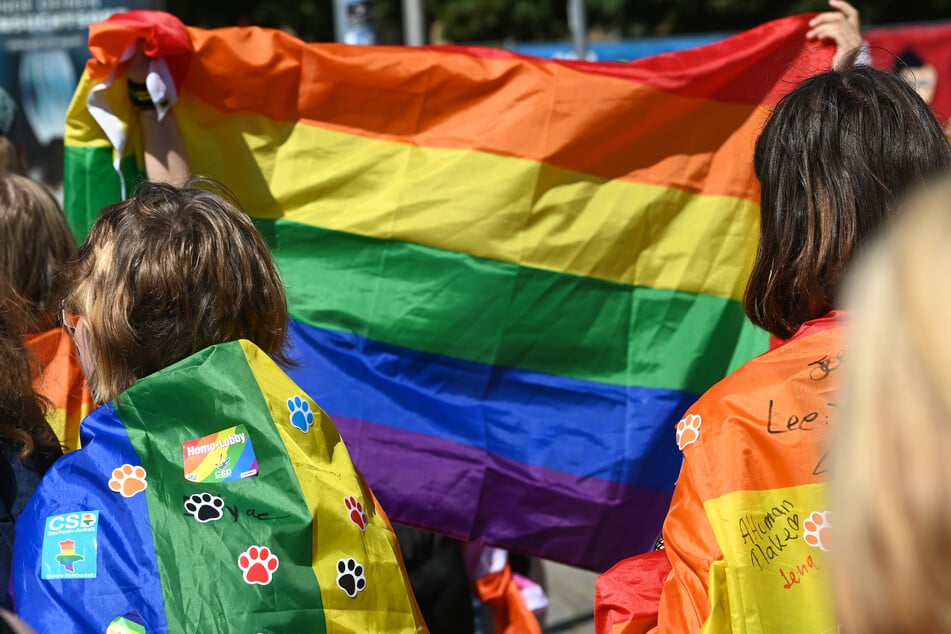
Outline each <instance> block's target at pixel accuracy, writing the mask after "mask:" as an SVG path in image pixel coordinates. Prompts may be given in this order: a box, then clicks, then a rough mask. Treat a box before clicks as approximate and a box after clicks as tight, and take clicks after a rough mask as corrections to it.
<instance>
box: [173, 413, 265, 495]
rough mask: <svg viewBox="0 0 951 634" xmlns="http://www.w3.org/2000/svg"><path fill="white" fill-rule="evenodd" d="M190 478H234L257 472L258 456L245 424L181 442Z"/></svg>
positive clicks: (194, 479) (228, 479)
mask: <svg viewBox="0 0 951 634" xmlns="http://www.w3.org/2000/svg"><path fill="white" fill-rule="evenodd" d="M182 457H183V458H184V459H185V479H186V480H188V481H189V482H234V481H236V480H244V479H245V478H250V477H253V476H256V475H257V474H258V460H257V458H256V457H255V456H254V449H252V448H251V437H250V436H249V435H248V432H247V430H246V429H245V428H244V425H237V426H235V427H229V428H228V429H223V430H221V431H220V432H218V433H216V434H209V435H208V436H204V437H202V438H198V439H196V440H189V441H188V442H186V443H182Z"/></svg>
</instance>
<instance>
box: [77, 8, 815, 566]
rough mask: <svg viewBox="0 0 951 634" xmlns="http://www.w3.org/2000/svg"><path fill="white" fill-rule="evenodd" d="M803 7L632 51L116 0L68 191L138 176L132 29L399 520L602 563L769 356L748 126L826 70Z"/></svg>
mask: <svg viewBox="0 0 951 634" xmlns="http://www.w3.org/2000/svg"><path fill="white" fill-rule="evenodd" d="M807 18H808V16H799V17H795V18H789V19H785V20H780V21H776V22H772V23H768V24H766V25H764V26H763V27H761V28H758V29H755V30H752V31H750V32H747V33H743V34H740V35H738V36H735V37H733V38H730V39H727V40H723V41H721V42H717V43H715V44H712V45H710V46H707V47H704V48H700V49H695V50H691V51H684V52H680V53H675V54H670V55H663V56H658V57H655V58H648V59H645V60H641V61H638V62H636V63H633V64H629V65H622V64H597V63H583V62H562V61H549V60H541V59H532V58H528V57H523V56H518V55H515V54H511V53H507V52H504V51H498V50H489V49H479V48H401V47H391V48H387V47H369V48H363V47H351V46H344V45H335V44H305V43H303V42H301V41H299V40H297V39H295V38H293V37H291V36H289V35H286V34H284V33H281V32H278V31H272V30H264V29H258V28H226V29H219V30H212V31H207V30H201V29H194V28H187V27H185V26H183V25H182V24H180V23H179V22H178V21H177V20H176V19H175V18H173V17H171V16H169V15H167V14H162V13H153V12H131V13H128V14H123V15H119V16H114V17H113V18H111V19H110V20H109V21H107V22H105V23H102V24H99V25H94V26H93V27H92V28H91V31H90V50H91V52H92V55H93V59H92V60H90V62H89V63H88V65H87V67H86V71H85V74H84V77H83V79H82V82H81V84H80V86H79V89H78V91H77V93H76V96H75V98H74V101H73V103H72V106H71V109H70V113H69V121H68V125H67V132H66V139H65V142H66V193H65V195H66V202H65V207H66V213H67V215H68V217H69V220H70V222H71V225H72V227H73V228H74V230H75V232H76V234H77V236H79V237H82V236H83V235H84V234H85V232H86V231H87V229H88V227H89V225H90V224H91V223H92V221H93V220H94V218H95V216H96V213H97V211H98V210H99V208H100V207H101V206H102V205H105V204H107V203H111V202H114V201H115V200H116V199H117V198H118V197H119V196H120V195H121V192H122V187H123V183H124V184H125V185H126V186H128V185H129V184H131V183H133V182H134V181H135V179H136V178H139V177H140V176H139V171H140V167H141V159H140V136H141V135H140V133H139V130H138V129H137V126H136V122H135V117H134V116H133V115H134V113H133V112H132V110H131V107H130V105H129V102H128V97H127V94H126V87H125V81H124V72H125V71H124V65H123V62H122V61H121V60H122V59H123V56H124V55H125V54H126V53H127V51H128V50H129V47H130V46H131V45H132V43H133V42H134V40H135V38H144V39H145V40H146V53H147V54H148V55H149V56H150V57H152V58H153V59H158V58H161V59H163V60H164V62H163V63H164V69H163V72H164V76H166V77H167V78H168V79H167V82H166V84H167V85H168V86H169V88H170V89H171V87H174V91H171V90H170V93H169V94H170V96H171V97H174V98H177V102H176V103H175V105H174V107H173V109H172V112H173V113H174V116H175V118H176V120H177V121H178V124H179V126H180V128H181V129H182V132H183V135H184V138H185V139H186V143H187V145H188V152H189V155H190V159H191V163H192V166H193V170H194V172H195V173H198V174H205V175H209V176H212V177H214V178H216V179H218V180H221V181H222V182H224V183H225V184H226V185H227V186H228V187H230V188H231V189H233V190H234V191H235V193H236V194H237V195H238V198H239V199H240V200H241V202H242V203H243V205H244V207H245V209H246V210H247V212H248V213H249V214H250V215H251V216H252V217H253V218H254V219H255V220H256V222H257V224H258V226H259V227H260V229H261V231H262V232H263V234H264V235H265V237H266V238H267V239H268V241H269V243H270V245H271V247H272V251H273V254H274V256H275V258H276V260H277V262H278V264H279V266H280V268H281V271H282V273H283V276H284V279H285V282H286V284H287V288H288V293H289V302H290V312H291V315H292V318H293V324H292V337H293V342H294V345H295V347H296V351H297V356H298V357H299V358H300V360H301V367H300V368H298V369H295V370H292V371H291V374H292V376H293V377H294V379H295V380H296V381H297V382H298V383H299V384H300V385H301V386H302V387H303V388H304V389H305V390H307V391H308V392H309V393H312V394H314V395H315V397H316V398H317V399H318V400H319V401H320V402H321V403H322V404H324V406H325V407H326V408H327V411H328V412H329V413H330V414H331V415H332V416H333V418H334V420H335V421H336V422H337V424H338V425H339V426H340V430H341V433H342V434H343V436H344V438H345V439H346V441H347V444H348V446H349V447H350V448H351V451H352V452H353V457H354V460H355V462H356V463H357V464H358V465H359V466H360V468H361V470H362V471H363V472H364V474H365V475H366V477H367V479H368V481H369V483H370V485H371V486H372V487H373V489H374V491H375V492H376V493H377V495H378V496H379V498H380V501H381V502H382V504H383V505H384V507H385V508H386V509H387V511H388V512H389V513H390V515H391V516H392V517H394V518H395V519H397V520H399V521H402V522H406V523H410V524H414V525H417V526H421V527H424V528H429V529H433V530H436V531H440V532H444V533H448V534H451V535H454V536H456V537H459V538H462V539H466V540H474V541H480V542H485V543H491V544H496V545H501V546H505V547H508V548H510V549H514V550H518V551H523V552H528V553H533V554H537V555H541V556H544V557H548V558H552V559H556V560H560V561H564V562H567V563H570V564H575V565H580V566H586V567H589V568H593V569H606V568H607V567H608V566H610V565H611V564H612V563H614V562H615V561H617V560H618V559H620V558H622V557H624V556H626V555H630V554H634V553H638V552H642V551H644V550H646V549H649V548H651V547H652V545H653V542H654V540H655V539H656V537H657V536H658V534H659V532H660V527H661V523H662V519H663V517H664V514H665V513H666V510H667V506H668V503H669V500H670V496H671V493H672V491H673V485H674V481H675V479H676V476H677V472H678V469H679V466H680V456H679V453H678V451H677V447H676V443H675V442H674V437H673V434H674V430H673V425H674V424H675V423H676V421H677V420H678V419H679V416H680V414H681V413H682V412H683V410H684V409H686V407H687V406H688V405H689V404H690V403H691V402H692V401H693V400H694V399H695V398H696V396H697V395H698V394H700V393H701V392H703V391H704V390H705V389H706V388H707V387H709V386H710V385H712V384H713V383H714V382H715V381H716V380H718V379H719V378H721V377H722V376H724V375H725V374H726V373H727V372H729V371H730V370H731V369H733V368H735V367H738V365H740V364H741V363H742V362H744V361H746V360H747V359H749V358H750V357H751V356H753V355H755V354H757V353H759V352H761V351H762V350H765V348H766V345H767V337H766V335H765V334H764V333H763V332H761V331H759V330H757V329H755V328H753V327H752V326H751V325H750V324H749V322H748V321H747V320H746V318H745V316H744V314H743V310H742V307H741V305H740V301H739V300H740V298H741V296H742V293H743V289H744V285H745V281H746V277H747V275H748V270H749V267H750V264H751V262H752V258H753V253H754V250H755V246H756V241H757V231H758V207H757V196H758V189H757V184H756V181H755V178H754V176H753V173H752V153H753V144H754V142H755V139H756V136H757V134H758V133H759V130H760V129H761V127H762V125H763V123H764V121H765V119H766V117H767V115H768V113H769V112H770V110H771V107H772V106H773V105H774V104H775V103H776V101H777V99H778V98H780V97H781V96H782V95H783V94H785V93H786V92H788V91H789V90H790V89H791V88H792V87H793V86H794V85H795V83H796V82H797V81H798V80H799V79H801V78H803V77H805V76H807V75H809V74H812V73H814V72H815V71H816V70H817V69H819V68H823V67H824V68H827V67H828V66H829V63H830V60H831V56H832V51H831V48H828V49H827V48H825V47H818V48H817V47H810V46H808V45H807V44H806V42H805V38H804V36H805V32H806V21H807ZM172 93H174V94H172ZM118 173H121V174H122V175H123V177H124V178H123V179H121V180H120V178H119V176H118V175H117V174H118Z"/></svg>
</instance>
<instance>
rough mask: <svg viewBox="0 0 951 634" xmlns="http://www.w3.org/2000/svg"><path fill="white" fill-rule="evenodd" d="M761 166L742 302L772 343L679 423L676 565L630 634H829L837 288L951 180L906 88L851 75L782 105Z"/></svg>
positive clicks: (824, 78)
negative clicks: (903, 201)
mask: <svg viewBox="0 0 951 634" xmlns="http://www.w3.org/2000/svg"><path fill="white" fill-rule="evenodd" d="M754 164H755V171H756V176H757V178H758V179H759V181H760V184H761V186H762V189H761V201H760V207H761V213H760V217H761V222H760V241H759V248H758V251H757V254H756V258H755V261H754V264H753V271H752V274H751V276H750V279H749V283H748V286H747V289H746V294H745V298H744V306H745V308H746V312H747V314H748V315H749V317H750V319H751V320H752V321H753V322H754V323H756V324H757V325H759V326H761V327H762V328H764V329H766V330H768V331H769V332H770V333H771V334H772V335H773V338H774V345H773V347H772V348H771V349H770V350H769V351H768V352H766V353H764V354H762V355H760V356H759V357H757V358H755V359H753V360H752V361H750V362H749V363H747V364H746V365H744V366H743V367H741V368H740V369H738V370H737V371H736V372H734V373H733V374H731V375H730V376H728V377H727V378H725V379H724V380H722V381H721V382H720V383H718V384H717V385H715V386H714V387H712V388H711V389H710V390H709V391H707V393H706V394H704V395H703V396H702V397H701V398H700V400H698V401H697V403H695V404H694V405H693V406H692V407H691V408H690V409H689V410H688V411H687V413H686V414H685V415H684V417H683V419H682V420H681V421H680V422H679V423H678V424H677V426H676V441H677V445H678V447H679V448H680V450H681V451H682V452H683V456H684V463H683V467H682V470H681V473H680V477H679V479H678V482H677V485H676V489H675V491H674V496H673V500H672V502H671V505H670V510H669V512H668V514H667V519H666V521H665V523H664V529H663V541H664V547H665V550H664V551H660V552H663V553H664V554H665V555H666V557H665V560H666V561H665V562H664V563H666V564H667V565H668V566H669V570H670V572H669V573H668V574H667V575H666V577H662V579H663V581H662V591H661V594H660V606H659V613H658V614H657V619H656V622H655V621H652V620H651V619H650V618H644V619H639V620H637V621H636V622H635V621H631V622H630V623H631V627H629V628H628V629H625V630H624V631H625V632H626V633H627V632H637V631H646V630H648V629H650V628H651V627H656V631H660V632H674V633H677V634H687V633H690V632H699V631H701V630H702V631H704V632H749V631H758V632H770V633H771V634H777V633H782V632H789V633H793V632H795V633H799V632H817V633H822V632H825V633H829V634H833V633H834V632H836V631H837V619H836V616H835V612H834V610H833V607H832V601H831V595H830V591H829V577H828V561H827V559H826V553H827V551H828V550H829V549H830V547H831V537H830V532H829V527H830V525H831V522H832V516H831V514H830V513H829V510H828V503H827V501H826V496H825V489H826V484H825V480H826V473H827V470H828V461H827V458H826V449H825V447H826V436H827V432H828V430H829V428H830V427H832V426H833V425H834V424H835V417H836V411H837V409H838V404H839V397H838V387H839V382H840V376H841V374H842V371H841V370H842V368H843V366H844V365H845V364H847V363H848V360H847V358H846V357H847V354H846V350H845V349H844V347H843V344H842V341H841V338H842V336H841V331H842V325H841V319H842V313H841V312H839V311H837V310H836V309H837V308H838V294H839V286H840V284H841V282H842V278H843V274H844V272H845V269H846V268H847V267H848V265H849V263H850V262H851V260H852V259H853V257H854V256H855V255H856V253H857V252H859V251H860V250H861V249H862V247H863V245H864V244H865V243H866V242H867V241H868V240H869V238H870V237H871V236H873V234H875V233H876V232H877V231H878V230H879V229H880V228H881V226H882V225H883V224H884V222H885V220H886V219H887V218H888V217H889V216H890V215H891V214H892V212H893V210H894V209H895V206H896V201H897V200H898V199H899V198H900V197H901V196H902V194H904V193H905V192H906V191H908V190H909V189H911V188H913V187H915V186H917V185H919V184H921V183H923V182H925V181H927V180H929V179H930V178H932V177H934V176H937V175H939V174H943V173H945V172H947V171H948V169H949V167H951V150H949V147H948V143H947V141H946V140H945V138H944V134H943V133H942V131H941V127H940V126H939V125H938V122H937V121H936V120H935V118H934V115H933V114H932V113H931V110H930V109H929V108H928V106H927V105H926V104H925V103H924V102H923V101H922V100H921V98H920V97H919V96H918V95H917V94H916V93H915V91H914V90H913V89H912V87H911V86H909V85H908V84H907V83H906V82H904V81H903V80H902V79H901V78H899V77H898V76H896V75H894V74H892V73H886V72H882V71H878V70H875V69H873V68H871V67H868V66H849V67H847V68H845V69H843V70H834V71H830V72H826V73H822V74H820V75H817V76H814V77H812V78H809V79H807V80H805V81H804V82H802V83H801V84H800V85H799V86H797V87H796V88H795V89H794V90H793V91H792V92H791V93H790V94H789V95H788V96H787V97H785V98H784V99H783V100H782V101H781V102H780V103H779V105H778V106H777V107H776V109H775V111H774V112H773V114H772V116H771V117H770V119H769V121H768V122H767V124H766V125H765V127H764V129H763V132H762V134H761V136H760V137H759V139H758V140H757V143H756V149H755V154H754ZM660 552H658V554H657V555H654V557H657V556H662V555H660ZM652 561H653V560H652ZM656 568H657V569H660V568H661V567H660V566H659V565H658V566H656ZM652 569H653V568H652ZM658 581H659V580H658Z"/></svg>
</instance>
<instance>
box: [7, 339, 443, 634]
mask: <svg viewBox="0 0 951 634" xmlns="http://www.w3.org/2000/svg"><path fill="white" fill-rule="evenodd" d="M82 436H83V438H82V440H83V448H82V449H80V450H78V451H74V452H72V453H69V454H67V455H66V456H64V457H63V458H61V459H60V460H59V461H58V462H57V463H56V464H54V465H53V467H52V468H51V469H50V471H49V472H48V473H47V475H46V476H45V477H44V479H43V481H42V482H41V484H40V486H39V488H38V489H37V491H36V493H35V494H34V496H33V497H32V498H31V501H30V503H29V504H28V505H27V508H26V509H25V511H24V512H23V514H22V515H21V516H20V518H19V521H18V523H17V531H18V533H17V538H16V539H17V542H16V543H17V548H16V553H15V556H14V573H13V577H14V589H15V597H16V604H17V605H16V607H17V611H18V613H19V614H20V616H21V617H22V618H23V619H24V620H26V621H27V622H28V623H29V624H30V625H32V626H33V627H34V628H35V629H36V630H37V631H38V632H41V633H45V632H55V633H57V634H62V633H63V632H89V631H96V632H105V631H107V629H108V631H110V632H111V631H145V632H149V633H150V634H151V633H155V632H195V631H201V632H233V631H235V628H236V627H238V626H239V625H240V627H241V628H244V630H246V631H249V632H344V631H345V632H425V631H426V630H425V626H423V625H422V620H421V618H420V617H419V616H418V611H417V609H416V606H415V603H414V601H413V598H412V592H411V590H410V588H409V582H408V580H407V578H406V576H405V573H404V571H403V568H402V563H401V561H400V555H399V547H398V546H397V544H396V538H395V536H394V535H393V532H392V529H391V528H390V525H389V522H388V520H387V518H386V516H385V515H384V514H383V513H382V511H381V510H380V509H379V508H377V505H376V503H375V500H374V498H373V494H372V493H371V492H370V489H369V488H368V487H367V486H366V483H365V482H364V481H363V479H362V478H361V476H360V474H359V473H358V472H357V470H356V469H355V468H354V466H353V463H352V462H351V461H350V456H349V454H348V452H347V449H346V447H345V446H344V444H343V442H342V441H341V439H340V436H339V435H338V433H337V430H336V429H335V427H334V425H333V422H332V421H331V420H330V418H329V417H328V416H327V415H326V414H325V413H324V412H323V411H322V410H320V409H319V408H318V407H317V405H316V404H315V403H314V402H313V401H312V400H311V399H310V397H309V396H308V395H307V394H306V393H305V392H304V391H303V390H301V389H300V388H299V387H298V386H297V385H296V384H294V382H293V381H292V380H291V379H290V378H289V377H288V376H287V375H285V374H284V373H283V372H282V371H281V370H280V369H279V368H278V367H277V366H276V365H275V364H274V362H273V361H271V360H270V358H268V357H267V355H266V354H264V353H263V352H261V351H260V350H259V349H258V348H257V347H255V346H254V345H253V344H251V343H249V342H247V341H241V342H231V343H227V344H222V345H219V346H213V347H211V348H207V349H205V350H203V351H201V352H199V353H197V354H195V355H193V356H191V357H189V358H188V359H185V360H184V361H181V362H179V363H177V364H175V365H173V366H171V367H169V368H166V369H165V370H162V371H160V372H157V373H155V374H153V375H151V376H148V377H146V378H144V379H140V380H139V381H138V382H136V384H135V385H133V386H132V387H131V388H130V389H128V390H126V391H125V392H124V393H122V394H121V395H120V396H119V398H118V399H116V400H115V401H113V402H112V403H109V404H107V405H105V406H103V407H101V408H99V409H98V410H96V411H95V412H93V413H92V414H91V415H90V416H88V417H86V419H85V420H84V421H83V424H82ZM132 625H136V626H138V627H139V628H140V629H138V630H137V629H131V630H129V629H118V628H120V626H122V627H126V628H129V627H132ZM113 628H117V629H113Z"/></svg>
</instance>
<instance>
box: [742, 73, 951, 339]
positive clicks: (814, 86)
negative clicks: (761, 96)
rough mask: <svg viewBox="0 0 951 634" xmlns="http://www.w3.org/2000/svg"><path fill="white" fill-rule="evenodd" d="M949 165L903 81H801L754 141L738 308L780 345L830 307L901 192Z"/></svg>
mask: <svg viewBox="0 0 951 634" xmlns="http://www.w3.org/2000/svg"><path fill="white" fill-rule="evenodd" d="M949 166H951V151H949V148H948V141H947V140H946V139H945V136H944V133H943V132H942V131H941V126H939V125H938V122H937V121H936V120H935V118H934V115H933V114H932V113H931V110H930V109H929V108H928V106H927V104H925V102H924V101H922V100H921V97H919V96H918V94H917V93H916V92H915V91H914V89H913V88H912V87H911V86H909V85H908V84H907V83H906V82H905V81H904V80H902V79H901V78H899V77H898V76H897V75H894V74H892V73H886V72H883V71H879V70H875V69H873V68H871V67H869V66H851V67H849V68H847V69H845V70H838V71H830V72H826V73H822V74H820V75H816V76H815V77H812V78H810V79H807V80H805V81H804V82H802V83H801V84H800V85H799V86H798V87H796V89H795V90H793V91H792V92H791V93H790V94H789V95H788V96H786V97H785V98H784V99H783V100H782V101H781V102H780V103H779V105H778V106H777V107H776V110H775V111H774V113H773V115H772V117H770V119H769V121H768V122H767V124H766V126H765V128H764V129H763V133H762V134H761V135H760V137H759V139H758V140H757V142H756V151H755V155H754V167H755V170H756V176H757V178H759V181H760V183H761V185H762V194H761V198H760V208H761V212H760V240H759V248H758V250H757V253H756V260H755V261H754V263H753V271H752V273H751V275H750V279H749V282H748V284H747V287H746V293H745V296H744V298H743V303H744V306H745V308H746V312H747V314H748V315H749V317H750V319H751V320H752V321H753V323H755V324H757V325H758V326H760V327H762V328H765V329H766V330H768V331H769V332H771V333H772V334H774V335H776V336H777V337H780V338H781V339H786V338H789V337H790V336H792V335H793V333H795V332H796V330H797V329H798V328H799V326H801V325H802V324H803V323H804V322H806V321H809V320H810V319H815V318H817V317H821V316H822V315H824V314H825V313H827V312H828V311H830V310H831V309H832V308H833V307H834V306H835V298H836V296H837V294H838V291H839V283H840V281H841V280H842V275H843V272H844V270H845V268H846V266H847V265H848V264H849V262H850V260H851V259H852V257H853V255H854V254H855V252H856V250H857V249H858V248H859V247H860V246H861V245H862V244H863V243H864V242H865V241H866V240H867V239H868V238H869V236H871V235H872V234H874V233H875V232H876V231H877V230H878V229H879V228H880V226H881V225H882V223H883V221H884V220H885V219H886V218H887V217H888V216H889V215H890V214H891V212H892V209H893V208H894V206H895V203H896V200H898V199H899V198H900V197H901V195H902V194H903V193H905V192H906V191H908V190H909V189H910V188H912V187H914V186H915V185H918V184H920V183H922V182H923V181H925V180H927V179H929V178H930V177H932V176H934V175H936V174H939V173H944V172H946V171H947V169H948V167H949Z"/></svg>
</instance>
